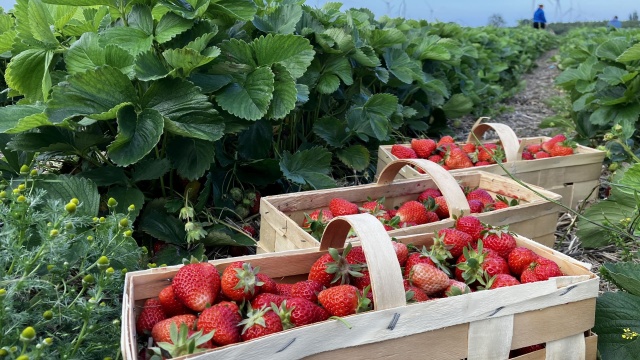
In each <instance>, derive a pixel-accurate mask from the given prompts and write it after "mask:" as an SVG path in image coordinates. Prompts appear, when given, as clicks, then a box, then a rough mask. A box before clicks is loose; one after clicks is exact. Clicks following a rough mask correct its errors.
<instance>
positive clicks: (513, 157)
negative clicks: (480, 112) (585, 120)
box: [376, 118, 605, 209]
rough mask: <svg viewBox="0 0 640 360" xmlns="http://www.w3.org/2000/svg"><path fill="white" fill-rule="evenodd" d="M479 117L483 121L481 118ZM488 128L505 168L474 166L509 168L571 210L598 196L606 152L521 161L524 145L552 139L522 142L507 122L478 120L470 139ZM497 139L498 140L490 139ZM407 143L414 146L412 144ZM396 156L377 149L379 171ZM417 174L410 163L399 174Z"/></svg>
mask: <svg viewBox="0 0 640 360" xmlns="http://www.w3.org/2000/svg"><path fill="white" fill-rule="evenodd" d="M480 120H482V118H481V119H480ZM480 120H479V121H480ZM488 130H493V131H495V133H496V134H497V135H498V138H499V140H500V141H501V142H502V145H503V147H504V150H505V155H506V160H507V161H506V162H505V163H503V164H502V166H503V167H504V168H503V167H501V166H500V165H498V164H493V165H487V166H479V167H477V168H473V169H478V170H482V171H486V172H490V173H492V174H497V175H505V176H506V172H505V169H506V170H507V171H508V172H509V173H511V174H512V175H513V176H514V177H516V178H518V179H520V180H522V181H523V182H526V183H528V184H532V185H537V186H540V187H542V188H544V189H546V190H549V191H552V192H554V193H557V194H559V195H562V204H563V205H564V206H566V207H569V208H572V209H574V208H575V207H576V205H578V203H579V202H580V201H583V200H588V199H592V198H594V197H595V196H597V194H598V191H597V186H598V184H599V178H600V175H601V173H602V161H603V160H604V156H605V153H604V151H600V150H596V149H592V148H588V147H585V146H581V145H578V147H577V148H576V150H575V154H573V155H570V156H559V157H551V158H546V159H536V160H522V150H523V149H524V148H525V146H527V145H530V144H540V143H542V142H544V141H546V140H549V138H548V137H544V136H540V137H530V138H524V139H522V142H520V143H519V140H518V137H517V136H516V134H515V133H514V132H513V130H512V129H511V128H510V127H508V126H507V125H504V124H493V123H480V122H477V123H476V124H475V125H474V126H473V128H472V131H471V133H470V134H469V137H468V139H467V142H473V143H476V141H475V140H476V139H481V138H482V135H483V134H484V133H485V132H486V131H488ZM495 141H497V140H492V141H488V142H495ZM404 145H405V146H409V147H410V146H411V144H404ZM396 159H397V157H395V156H394V155H392V154H391V145H383V146H380V147H379V148H378V173H379V172H380V171H381V169H383V168H384V167H385V166H386V165H387V164H388V163H390V162H392V161H394V160H396ZM465 171H468V169H458V170H450V172H451V173H453V174H456V173H460V172H465ZM376 176H377V175H376ZM417 176H423V175H422V174H420V173H419V172H418V171H417V170H416V169H414V168H411V167H408V166H407V167H405V168H403V169H402V170H401V171H400V172H399V174H398V177H400V178H406V179H411V178H414V177H417ZM594 189H595V191H594Z"/></svg>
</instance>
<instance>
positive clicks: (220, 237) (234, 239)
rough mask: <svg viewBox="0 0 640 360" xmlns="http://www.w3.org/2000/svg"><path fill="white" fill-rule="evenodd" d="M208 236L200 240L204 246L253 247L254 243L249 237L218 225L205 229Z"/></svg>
mask: <svg viewBox="0 0 640 360" xmlns="http://www.w3.org/2000/svg"><path fill="white" fill-rule="evenodd" d="M207 231H208V234H207V236H206V237H205V238H204V239H202V243H203V244H205V245H206V246H255V245H256V241H255V240H253V239H252V238H251V237H249V236H247V235H245V234H241V233H239V232H237V231H235V232H234V231H232V230H231V229H229V228H228V227H226V226H224V225H221V224H218V225H214V226H213V227H210V228H207Z"/></svg>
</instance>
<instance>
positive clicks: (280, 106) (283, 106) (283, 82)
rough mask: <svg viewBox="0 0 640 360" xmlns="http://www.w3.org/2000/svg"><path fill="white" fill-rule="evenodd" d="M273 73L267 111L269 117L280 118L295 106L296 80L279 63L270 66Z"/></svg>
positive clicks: (296, 98) (296, 95)
mask: <svg viewBox="0 0 640 360" xmlns="http://www.w3.org/2000/svg"><path fill="white" fill-rule="evenodd" d="M272 70H273V73H274V75H275V79H274V86H273V99H272V100H271V105H270V106H269V110H268V111H267V117H268V118H269V119H282V118H284V117H285V116H287V115H288V114H289V113H290V112H291V110H293V109H294V108H295V107H296V101H297V100H298V90H297V89H296V81H295V79H294V78H293V76H291V74H290V73H289V71H288V70H287V68H285V67H284V66H282V65H280V64H274V65H273V66H272Z"/></svg>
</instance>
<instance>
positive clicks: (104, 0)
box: [42, 0, 115, 6]
mask: <svg viewBox="0 0 640 360" xmlns="http://www.w3.org/2000/svg"><path fill="white" fill-rule="evenodd" d="M42 2H43V3H45V4H53V5H69V6H97V5H111V6H113V5H115V1H114V0H43V1H42Z"/></svg>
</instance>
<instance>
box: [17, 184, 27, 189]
mask: <svg viewBox="0 0 640 360" xmlns="http://www.w3.org/2000/svg"><path fill="white" fill-rule="evenodd" d="M26 188H27V186H26V185H25V184H20V185H18V190H20V191H24V190H25V189H26Z"/></svg>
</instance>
